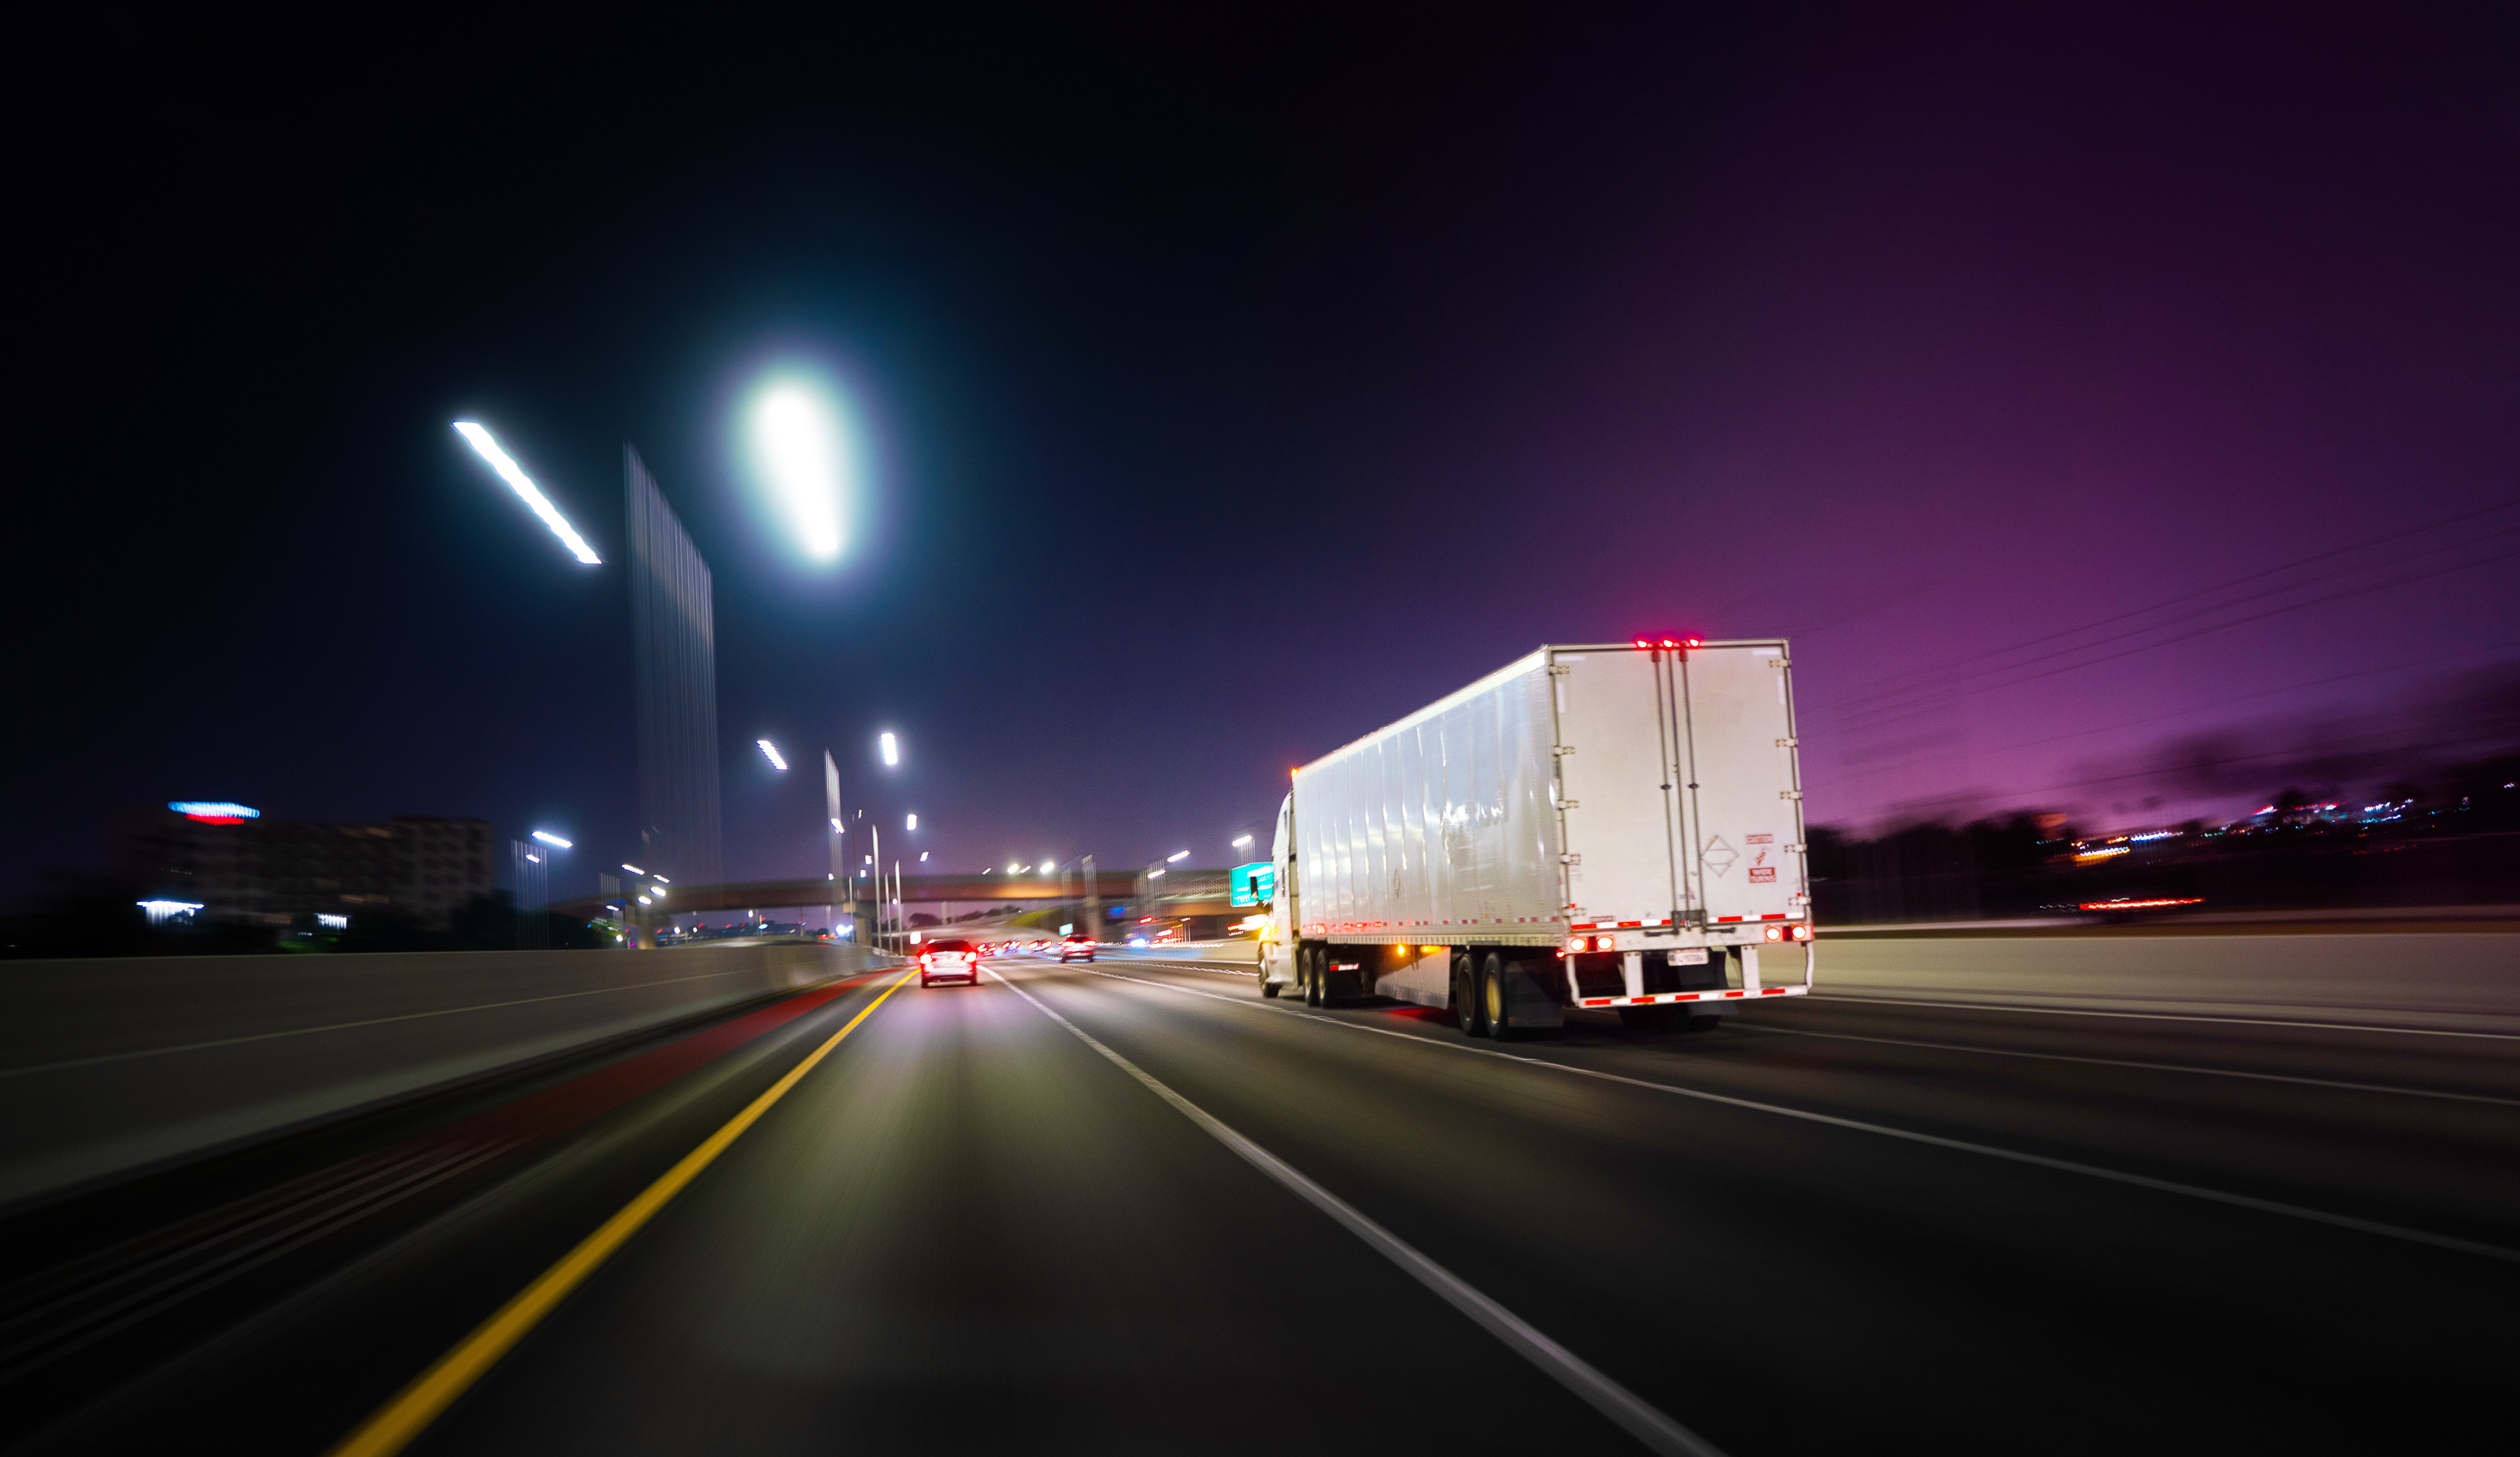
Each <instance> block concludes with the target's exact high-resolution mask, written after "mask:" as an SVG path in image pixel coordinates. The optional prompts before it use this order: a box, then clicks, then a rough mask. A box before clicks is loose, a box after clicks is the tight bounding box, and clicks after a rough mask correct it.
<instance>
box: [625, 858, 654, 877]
mask: <svg viewBox="0 0 2520 1457" xmlns="http://www.w3.org/2000/svg"><path fill="white" fill-rule="evenodd" d="M621 868H622V869H624V870H627V871H629V872H630V873H631V874H633V875H645V874H647V873H648V872H647V871H645V870H642V869H640V868H639V867H638V866H637V865H634V864H632V863H630V862H629V861H622V862H621Z"/></svg>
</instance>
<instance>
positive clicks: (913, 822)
mask: <svg viewBox="0 0 2520 1457" xmlns="http://www.w3.org/2000/svg"><path fill="white" fill-rule="evenodd" d="M910 827H911V828H912V829H917V828H919V817H918V816H916V815H913V816H911V817H910Z"/></svg>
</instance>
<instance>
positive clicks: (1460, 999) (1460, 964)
mask: <svg viewBox="0 0 2520 1457" xmlns="http://www.w3.org/2000/svg"><path fill="white" fill-rule="evenodd" d="M1480 1005H1481V1001H1480V996H1479V974H1478V970H1477V968H1476V966H1475V965H1474V963H1472V961H1471V960H1470V953H1469V952H1467V951H1455V952H1454V953H1453V1023H1454V1025H1455V1026H1457V1027H1459V1028H1461V1030H1462V1036H1463V1037H1465V1038H1474V1037H1477V1036H1478V1035H1479V1033H1480V1032H1481V1030H1482V1029H1481V1026H1480V1022H1479V1010H1480Z"/></svg>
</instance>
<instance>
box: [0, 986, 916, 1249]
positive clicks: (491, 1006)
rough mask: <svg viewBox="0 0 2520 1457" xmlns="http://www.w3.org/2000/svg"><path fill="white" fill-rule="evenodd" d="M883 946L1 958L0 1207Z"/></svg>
mask: <svg viewBox="0 0 2520 1457" xmlns="http://www.w3.org/2000/svg"><path fill="white" fill-rule="evenodd" d="M891 960H892V958H889V957H885V956H882V955H880V954H879V953H877V952H870V951H867V950H864V949H860V948H857V947H853V946H827V945H817V944H795V943H788V944H779V943H767V944H753V945H739V946H697V947H689V948H681V949H672V950H662V951H643V952H627V951H448V952H438V953H405V954H396V955H340V956H292V955H270V956H151V957H130V958H120V959H113V958H102V959H94V960H66V961H18V962H0V1127H6V1128H7V1129H8V1130H9V1132H8V1136H7V1139H6V1140H5V1142H0V1209H15V1208H18V1207H22V1206H25V1205H29V1204H34V1203H41V1202H45V1201H48V1200H50V1199H53V1198H57V1197H59V1196H61V1195H64V1194H67V1193H69V1192H73V1191H75V1190H78V1189H81V1188H85V1187H89V1186H92V1185H96V1184H101V1183H106V1182H110V1181H112V1180H114V1179H117V1178H122V1177H126V1176H129V1175H131V1174H133V1173H137V1172H140V1171H143V1170H149V1169H154V1168H158V1167H161V1166H164V1165H169V1164H173V1163H177V1162H181V1161H183V1160H186V1159H191V1158H198V1157H201V1156H203V1155H204V1154H207V1153H210V1152H212V1151H214V1150H217V1149H220V1148H224V1147H229V1146H233V1145H237V1144H242V1143H246V1142H249V1141H252V1140H255V1139H259V1138H264V1137H268V1136H271V1135H272V1134H275V1133H278V1132H282V1131H285V1130H288V1129H291V1128H294V1127H300V1126H307V1125H310V1124H314V1123H318V1122H322V1121H324V1120H327V1119H332V1118H337V1117H340V1116H342V1115H345V1114H349V1113H353V1112H356V1111H359V1110H361V1109H366V1108H373V1107H376V1106H379V1105H381V1104H384V1103H388V1102H392V1101H394V1100H397V1099H400V1098H406V1097H409V1096H412V1095H414V1094H417V1093H422V1092H426V1091H428V1090H430V1089H432V1088H439V1087H444V1086H447V1085H449V1084H452V1083H456V1082H463V1081H465V1080H468V1079H472V1078H477V1077H480V1076H483V1075H486V1074H490V1073H496V1072H500V1071H504V1070H508V1069H513V1068H516V1067H519V1066H521V1065H524V1064H527V1063H531V1062H534V1061H537V1060H539V1059H542V1058H547V1057H552V1056H556V1055H559V1054H562V1053H566V1052H570V1051H574V1050H578V1049H582V1048H585V1047H588V1046H591V1045H594V1044H596V1043H599V1042H603V1041H606V1040H607V1039H609V1038H620V1037H625V1036H629V1035H632V1034H636V1033H639V1032H643V1031H647V1030H649V1029H652V1028H656V1027H661V1026H664V1025H666V1024H668V1023H671V1022H674V1021H677V1020H680V1019H683V1018H687V1017H693V1016H697V1015H700V1014H703V1013H706V1012H710V1011H713V1010H716V1009H718V1008H721V1007H730V1006H735V1005H738V1004H740V1003H742V1002H746V1001H750V1000H753V999H756V998H758V997H762V996H766V995H770V994H772V993H779V992H784V991H788V990H792V989H796V988H802V987H809V986H812V985H814V984H816V983H819V982H823V981H828V980H830V979H832V978H833V977H837V976H844V975H847V974H849V973H851V972H855V971H861V970H866V969H870V968H872V967H877V966H881V965H885V964H889V963H890V962H891Z"/></svg>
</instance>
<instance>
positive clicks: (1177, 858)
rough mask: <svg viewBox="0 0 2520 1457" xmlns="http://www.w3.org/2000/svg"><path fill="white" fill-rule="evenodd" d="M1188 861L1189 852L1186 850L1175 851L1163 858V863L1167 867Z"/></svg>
mask: <svg viewBox="0 0 2520 1457" xmlns="http://www.w3.org/2000/svg"><path fill="white" fill-rule="evenodd" d="M1188 859H1190V852H1189V851H1187V850H1176V851H1174V852H1173V853H1172V854H1170V855H1168V856H1165V857H1164V863H1165V864H1167V865H1171V864H1178V863H1180V862H1181V861H1186V860H1188Z"/></svg>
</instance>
